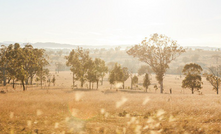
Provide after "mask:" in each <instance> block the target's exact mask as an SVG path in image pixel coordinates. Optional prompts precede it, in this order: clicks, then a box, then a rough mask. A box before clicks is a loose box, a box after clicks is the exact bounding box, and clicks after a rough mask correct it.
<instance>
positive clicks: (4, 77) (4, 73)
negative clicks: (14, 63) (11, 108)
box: [2, 67, 6, 86]
mask: <svg viewBox="0 0 221 134" xmlns="http://www.w3.org/2000/svg"><path fill="white" fill-rule="evenodd" d="M2 73H3V82H4V84H3V85H4V86H6V76H5V75H6V71H5V67H3V71H2Z"/></svg>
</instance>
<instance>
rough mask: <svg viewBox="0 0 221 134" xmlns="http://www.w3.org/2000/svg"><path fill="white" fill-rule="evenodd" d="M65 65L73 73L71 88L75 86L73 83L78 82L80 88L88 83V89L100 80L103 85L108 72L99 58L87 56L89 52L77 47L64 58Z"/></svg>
mask: <svg viewBox="0 0 221 134" xmlns="http://www.w3.org/2000/svg"><path fill="white" fill-rule="evenodd" d="M66 59H67V63H66V65H67V66H69V67H70V70H71V71H72V73H73V86H75V81H76V80H79V81H80V82H81V87H83V84H84V83H85V82H86V81H88V82H89V83H90V86H89V87H90V88H91V86H92V83H95V82H96V83H97V88H98V85H99V84H98V83H99V81H100V80H101V84H103V78H104V76H105V74H106V73H107V72H108V68H107V67H106V65H105V62H104V61H103V60H102V59H100V58H95V60H92V58H91V57H90V56H89V51H88V50H84V49H83V48H80V47H78V49H76V50H74V49H73V50H72V51H71V52H70V54H69V55H68V56H66Z"/></svg>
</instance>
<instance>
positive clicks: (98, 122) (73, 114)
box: [0, 72, 221, 134]
mask: <svg viewBox="0 0 221 134" xmlns="http://www.w3.org/2000/svg"><path fill="white" fill-rule="evenodd" d="M66 73H68V72H66ZM174 77H175V76H174ZM174 77H173V76H167V78H166V79H165V87H168V88H169V87H170V86H171V87H173V92H174V94H159V91H157V92H156V93H155V91H153V90H150V91H148V93H145V92H143V91H142V90H141V91H140V90H139V91H138V90H119V91H116V90H115V89H109V85H108V84H107V81H105V85H103V86H101V87H100V88H99V90H88V89H86V88H78V89H75V90H72V89H71V88H70V85H71V80H69V81H67V80H68V79H69V78H68V76H67V75H65V73H63V74H59V76H57V80H58V82H59V81H60V82H59V83H56V86H55V87H53V86H52V87H50V88H46V87H44V89H40V87H36V86H30V87H28V90H27V91H25V92H22V90H21V88H20V87H19V86H17V88H16V90H12V89H11V88H10V87H8V90H9V92H7V93H6V94H0V132H1V133H16V134H20V133H24V134H26V133H42V134H47V133H56V134H57V133H58V134H59V133H61V134H68V133H74V134H75V133H76V134H77V133H82V134H97V133H107V134H114V133H118V134H124V133H127V134H131V133H137V134H144V133H156V134H157V133H168V134H171V133H174V134H177V133H194V134H195V133H211V134H214V133H221V128H220V125H221V124H220V123H221V113H220V111H221V96H220V95H216V94H215V92H214V91H212V90H210V88H211V87H210V86H209V84H208V83H206V82H204V89H203V90H202V91H203V93H204V94H203V95H198V94H197V93H196V94H193V95H192V94H190V91H189V90H187V89H186V90H185V93H182V94H181V93H180V90H181V88H180V87H179V84H180V82H181V80H176V79H174ZM62 79H65V80H63V81H62ZM66 81H67V82H66ZM152 82H154V78H153V80H152ZM65 83H66V84H65ZM126 84H127V85H129V81H127V82H126ZM172 84H173V85H172ZM176 87H177V88H176Z"/></svg>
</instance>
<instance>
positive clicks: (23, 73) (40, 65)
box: [0, 43, 49, 91]
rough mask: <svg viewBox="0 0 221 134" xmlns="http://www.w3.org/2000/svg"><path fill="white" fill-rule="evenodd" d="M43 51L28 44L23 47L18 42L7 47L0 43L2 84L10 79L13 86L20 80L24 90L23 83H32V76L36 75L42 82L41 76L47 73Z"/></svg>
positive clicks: (46, 62) (46, 63)
mask: <svg viewBox="0 0 221 134" xmlns="http://www.w3.org/2000/svg"><path fill="white" fill-rule="evenodd" d="M44 52H45V50H44V49H36V48H33V47H32V45H30V44H27V45H25V47H24V48H21V47H20V45H19V44H18V43H15V44H10V45H9V46H8V47H6V46H4V45H2V47H1V49H0V69H1V73H2V74H1V79H2V81H3V85H4V86H5V85H6V84H7V83H10V81H12V83H13V88H14V87H15V86H14V85H15V81H21V83H22V86H23V90H24V91H25V89H26V88H25V83H26V84H32V82H33V78H34V76H37V77H38V78H39V79H40V80H41V84H42V80H43V76H44V75H45V73H49V70H47V69H44V67H45V66H46V65H48V61H47V60H46V58H45V55H44Z"/></svg>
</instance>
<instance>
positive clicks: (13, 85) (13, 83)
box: [12, 79, 15, 88]
mask: <svg viewBox="0 0 221 134" xmlns="http://www.w3.org/2000/svg"><path fill="white" fill-rule="evenodd" d="M12 87H13V88H15V79H13V81H12Z"/></svg>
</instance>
